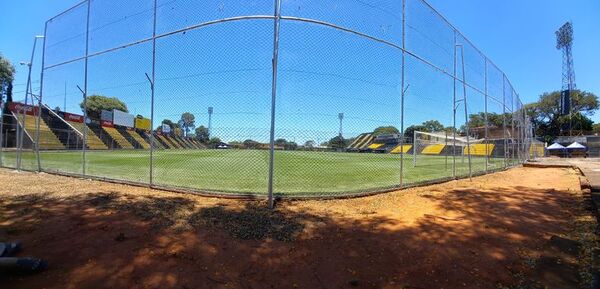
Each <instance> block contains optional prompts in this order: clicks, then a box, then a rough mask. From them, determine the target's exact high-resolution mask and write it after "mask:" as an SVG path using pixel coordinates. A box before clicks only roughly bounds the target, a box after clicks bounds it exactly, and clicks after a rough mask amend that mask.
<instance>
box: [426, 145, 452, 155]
mask: <svg viewBox="0 0 600 289" xmlns="http://www.w3.org/2000/svg"><path fill="white" fill-rule="evenodd" d="M444 147H446V145H443V144H432V145H428V146H426V147H425V148H424V149H423V151H421V153H422V154H424V155H439V154H441V153H442V151H443V150H444Z"/></svg>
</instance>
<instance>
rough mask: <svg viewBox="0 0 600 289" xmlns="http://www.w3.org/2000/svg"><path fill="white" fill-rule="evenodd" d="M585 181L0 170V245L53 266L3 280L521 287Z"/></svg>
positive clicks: (564, 231)
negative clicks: (391, 184) (284, 196)
mask: <svg viewBox="0 0 600 289" xmlns="http://www.w3.org/2000/svg"><path fill="white" fill-rule="evenodd" d="M578 177H579V175H578V174H577V172H576V171H574V170H571V169H558V168H545V169H540V168H516V169H512V170H509V171H505V172H500V173H496V174H492V175H487V176H482V177H477V178H474V179H473V181H469V180H461V181H453V182H449V183H445V184H441V185H433V186H428V187H421V188H414V189H409V190H404V191H398V192H394V193H388V194H383V195H378V196H372V197H365V198H358V199H350V200H333V201H317V200H315V201H303V202H281V203H279V204H278V206H277V209H276V210H275V211H273V212H271V211H269V210H267V209H265V204H264V203H263V202H248V201H240V200H225V199H216V198H205V197H199V196H194V195H185V194H176V193H170V192H163V191H158V190H151V189H146V188H139V187H131V186H125V185H117V184H109V183H103V182H98V181H90V180H79V179H75V178H68V177H58V176H53V175H47V174H34V173H24V172H21V173H18V172H15V171H10V170H0V184H1V185H0V240H20V241H22V242H23V244H24V250H23V252H22V253H21V256H39V257H43V258H44V259H46V260H48V262H49V265H50V266H49V269H48V270H47V271H45V272H43V273H40V274H37V275H33V276H16V277H15V276H3V277H0V287H1V288H30V289H31V288H182V289H183V288H505V287H511V288H516V287H518V286H520V283H521V282H522V280H523V279H524V278H525V277H526V276H527V275H528V274H529V273H530V272H531V270H532V266H533V264H534V263H535V259H536V257H538V256H539V254H540V250H542V247H543V244H545V243H546V242H547V240H548V238H549V237H550V236H551V235H569V234H572V232H573V230H575V228H574V227H575V224H576V223H577V218H579V217H580V216H581V215H582V214H584V213H583V212H582V211H581V210H582V209H581V200H582V194H581V191H580V185H579V179H578Z"/></svg>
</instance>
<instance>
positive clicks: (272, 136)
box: [267, 0, 281, 209]
mask: <svg viewBox="0 0 600 289" xmlns="http://www.w3.org/2000/svg"><path fill="white" fill-rule="evenodd" d="M274 1H275V18H274V23H273V25H274V29H273V59H272V73H273V75H272V87H271V130H270V134H269V138H270V147H269V181H268V182H269V183H268V188H267V194H268V199H269V208H271V209H272V208H273V205H274V200H273V170H274V169H275V104H276V100H277V61H278V59H279V27H280V21H281V0H274Z"/></svg>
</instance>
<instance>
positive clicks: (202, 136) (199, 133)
mask: <svg viewBox="0 0 600 289" xmlns="http://www.w3.org/2000/svg"><path fill="white" fill-rule="evenodd" d="M208 137H209V136H208V128H206V127H205V126H203V125H201V126H199V127H198V128H196V139H197V140H198V141H200V142H201V143H207V142H208V140H209V139H208Z"/></svg>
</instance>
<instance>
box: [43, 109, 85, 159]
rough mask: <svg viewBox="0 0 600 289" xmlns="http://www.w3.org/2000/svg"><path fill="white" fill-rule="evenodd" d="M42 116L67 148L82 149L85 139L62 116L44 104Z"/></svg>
mask: <svg viewBox="0 0 600 289" xmlns="http://www.w3.org/2000/svg"><path fill="white" fill-rule="evenodd" d="M41 112H42V114H41V117H42V119H43V120H44V121H45V122H46V124H47V125H48V127H49V128H50V130H52V132H53V133H54V134H55V135H56V137H58V139H59V140H60V141H61V142H62V144H63V145H64V146H65V148H67V149H81V147H82V146H83V139H82V138H81V135H80V134H79V133H78V132H76V131H75V130H74V129H73V127H72V126H70V125H69V124H68V123H67V122H66V121H65V120H64V119H63V118H62V117H61V116H59V115H58V114H56V113H55V112H54V111H52V110H50V109H49V108H48V107H46V106H42V109H41Z"/></svg>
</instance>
